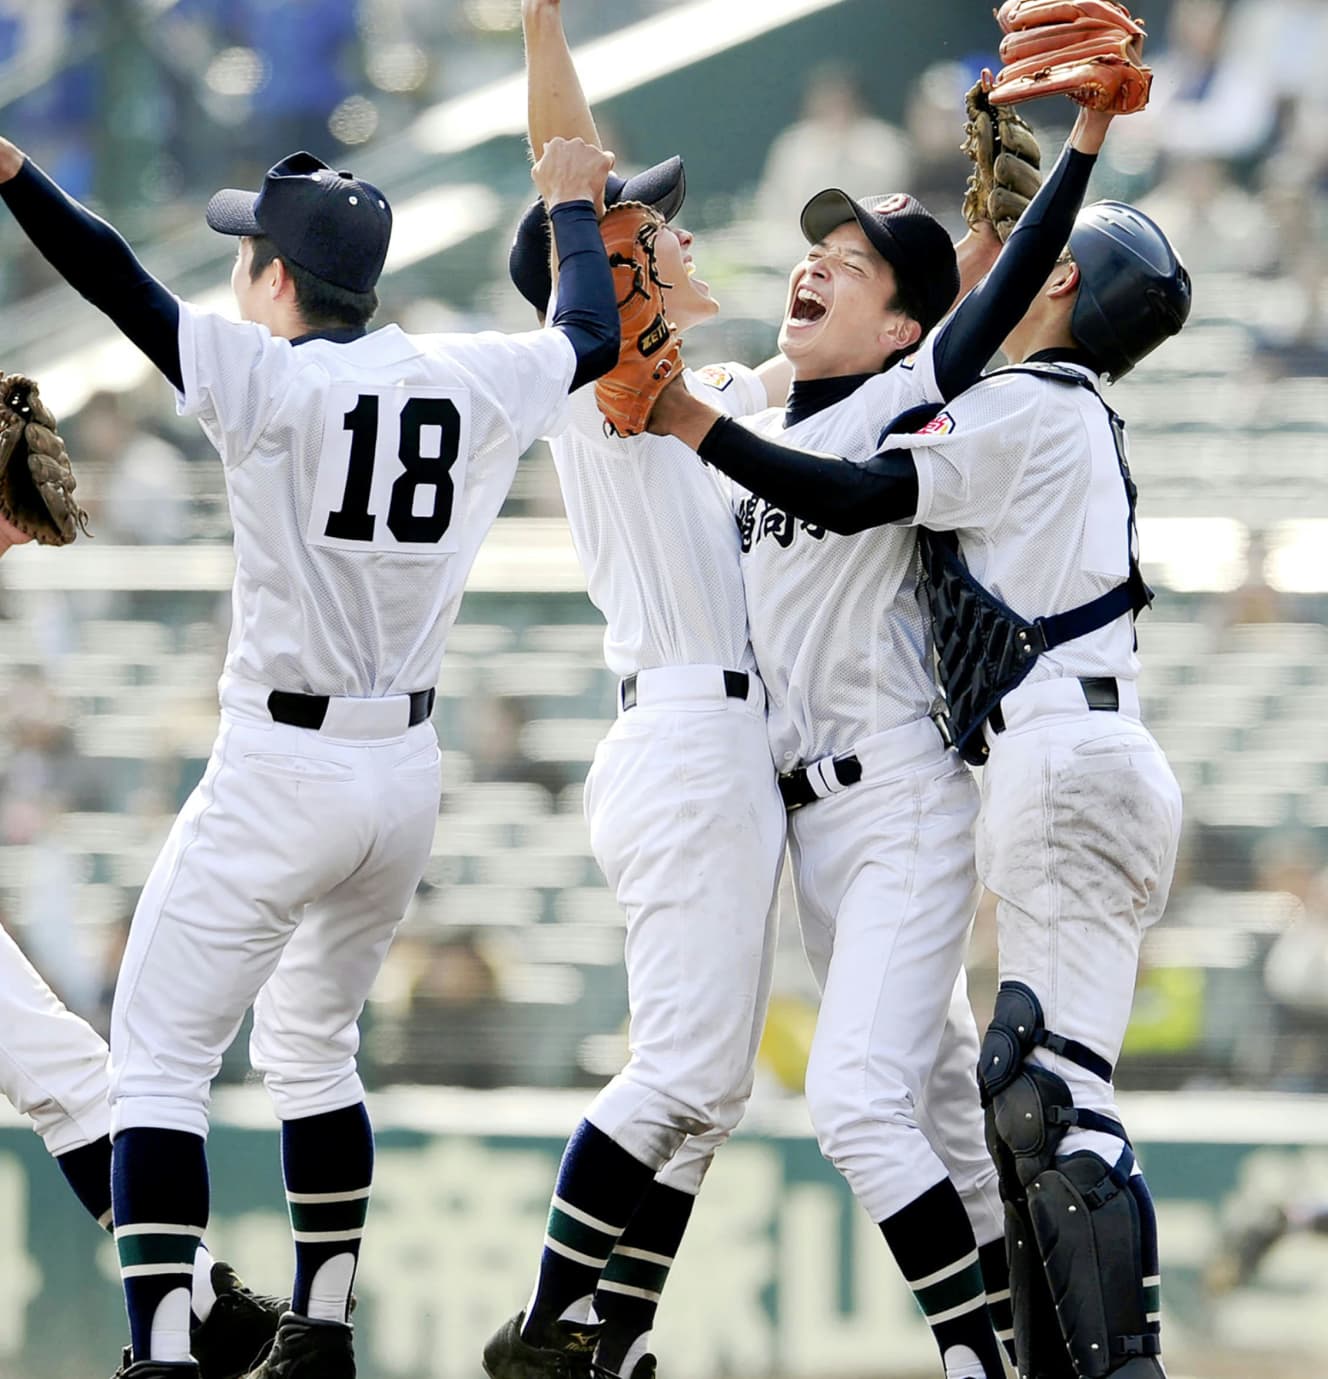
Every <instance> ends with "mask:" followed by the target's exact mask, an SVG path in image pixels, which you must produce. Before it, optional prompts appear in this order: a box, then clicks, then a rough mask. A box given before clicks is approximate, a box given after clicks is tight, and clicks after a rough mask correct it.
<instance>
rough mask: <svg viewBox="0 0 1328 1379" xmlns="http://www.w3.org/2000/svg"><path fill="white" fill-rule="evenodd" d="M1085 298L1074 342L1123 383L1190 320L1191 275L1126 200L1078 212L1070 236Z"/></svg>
mask: <svg viewBox="0 0 1328 1379" xmlns="http://www.w3.org/2000/svg"><path fill="white" fill-rule="evenodd" d="M1070 254H1071V257H1072V258H1073V259H1074V261H1075V263H1077V264H1078V265H1079V295H1078V298H1077V299H1076V301H1075V304H1074V312H1073V314H1072V315H1071V317H1070V331H1071V334H1073V336H1074V338H1075V340H1076V341H1077V342H1078V343H1079V344H1080V345H1081V346H1082V347H1083V348H1084V349H1086V350H1087V351H1088V352H1089V353H1090V354H1091V355H1092V356H1093V358H1094V359H1095V360H1096V361H1097V363H1098V364H1099V365H1101V367H1102V369H1103V371H1104V372H1106V373H1108V374H1110V375H1111V378H1112V380H1113V381H1114V380H1116V379H1119V378H1123V377H1124V376H1125V375H1126V374H1127V373H1129V371H1130V370H1131V369H1132V368H1134V366H1135V365H1136V364H1137V363H1138V362H1139V361H1140V360H1141V359H1142V358H1143V357H1144V356H1145V355H1147V354H1151V353H1152V352H1153V351H1154V350H1155V349H1156V348H1157V347H1158V346H1159V345H1160V344H1161V343H1162V342H1163V341H1164V340H1165V339H1167V337H1168V336H1171V335H1176V334H1177V333H1179V331H1180V328H1181V327H1182V326H1183V325H1184V324H1185V321H1186V319H1187V318H1188V316H1189V314H1190V275H1189V272H1188V271H1187V270H1186V268H1185V265H1184V264H1183V263H1182V262H1181V261H1180V258H1179V256H1178V255H1177V253H1176V251H1175V249H1173V248H1172V247H1171V244H1170V242H1169V241H1168V239H1167V237H1166V235H1164V234H1163V233H1162V231H1161V229H1160V228H1159V227H1158V225H1157V224H1156V223H1155V222H1153V221H1152V220H1150V219H1149V218H1148V217H1147V216H1146V215H1144V213H1143V212H1142V211H1137V210H1135V208H1134V207H1133V206H1127V205H1126V204H1125V203H1124V202H1122V201H1098V202H1095V203H1094V204H1093V205H1091V206H1085V207H1084V209H1083V210H1082V211H1080V212H1079V216H1078V218H1077V219H1076V220H1075V222H1074V229H1073V230H1072V231H1071V232H1070Z"/></svg>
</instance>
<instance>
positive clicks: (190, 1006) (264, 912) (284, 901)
mask: <svg viewBox="0 0 1328 1379" xmlns="http://www.w3.org/2000/svg"><path fill="white" fill-rule="evenodd" d="M266 698H267V691H266V690H265V689H264V688H263V687H261V686H257V685H252V684H250V683H248V682H244V681H237V680H234V679H231V678H229V677H228V678H226V679H223V682H222V699H221V702H222V715H221V731H220V733H219V734H218V736H217V741H216V745H215V746H214V747H213V750H212V757H211V760H210V761H209V762H208V767H207V771H206V773H205V774H204V776H203V780H202V781H201V782H200V784H199V786H198V788H197V789H196V790H195V791H194V792H193V794H192V795H191V796H190V797H189V799H188V801H187V802H186V803H185V806H184V808H183V810H182V811H181V812H180V815H179V817H178V818H177V819H176V821H175V824H174V826H173V827H172V829H171V833H170V836H169V837H168V839H167V841H166V845H165V847H164V848H163V849H162V852H161V855H160V856H159V857H158V858H157V861H156V863H155V865H154V866H153V869H152V873H151V875H150V876H149V878H148V881H147V885H146V886H145V887H144V889H143V893H142V896H141V897H140V899H139V903H138V908H137V910H136V911H135V914H134V922H133V925H132V927H131V929H130V934H129V943H128V946H127V948H126V950H125V956H124V962H123V964H122V966H121V969H120V978H119V981H118V983H117V984H116V991H115V1004H114V1008H113V1011H112V1018H111V1110H112V1125H113V1133H117V1134H118V1133H119V1131H121V1130H124V1129H128V1128H129V1127H131V1126H156V1127H160V1128H162V1129H168V1130H184V1131H188V1132H190V1133H193V1134H197V1135H205V1134H206V1133H207V1107H208V1098H209V1087H210V1084H211V1082H212V1079H213V1077H214V1076H215V1075H216V1072H217V1069H218V1067H219V1066H220V1063H221V1056H222V1053H223V1052H224V1051H225V1050H226V1048H227V1046H228V1045H229V1044H230V1042H231V1041H232V1040H233V1039H234V1038H235V1034H236V1032H237V1030H238V1029H239V1026H240V1022H241V1020H242V1018H243V1016H244V1012H245V1011H246V1009H248V1007H249V1006H250V1005H251V1004H253V1005H254V1032H253V1037H252V1040H251V1042H250V1057H251V1061H252V1062H253V1065H254V1067H255V1069H256V1070H257V1071H259V1072H260V1073H262V1075H263V1078H264V1081H265V1083H266V1085H267V1088H268V1091H269V1093H270V1094H271V1096H272V1100H273V1103H274V1105H275V1107H276V1110H277V1114H278V1115H279V1116H280V1117H281V1118H282V1119H283V1120H289V1119H294V1118H298V1117H304V1116H311V1115H316V1114H319V1113H322V1112H325V1111H335V1110H339V1109H341V1108H342V1107H344V1106H350V1105H354V1103H355V1102H357V1101H359V1100H360V1099H361V1098H362V1097H363V1095H364V1089H363V1087H362V1085H361V1083H360V1079H359V1076H358V1074H357V1073H356V1070H355V1054H356V1051H357V1049H358V1047H359V1031H358V1028H357V1021H358V1019H359V1015H360V1011H361V1009H362V1008H363V1005H364V1001H365V998H366V997H367V996H368V993H369V988H370V986H371V985H372V984H373V981H374V978H375V977H376V976H377V974H378V970H379V968H380V967H381V965H382V962H383V958H384V956H385V955H386V953H387V949H388V945H389V943H390V942H391V939H392V935H393V933H394V931H395V930H396V927H397V925H398V923H399V922H400V920H401V916H402V914H403V912H404V911H405V908H406V905H407V903H408V902H409V900H410V898H411V896H412V895H413V894H414V891H415V887H416V885H417V884H418V882H419V878H420V876H421V875H422V874H423V871H424V866H425V863H426V861H427V860H428V857H429V852H430V848H431V846H432V843H433V837H434V831H435V827H436V823H437V816H438V798H439V762H440V754H439V751H438V739H437V736H436V735H435V733H434V730H433V727H432V725H431V724H430V723H429V722H427V721H426V722H423V723H420V724H417V725H416V726H414V727H409V726H407V720H408V711H409V710H408V705H409V700H408V699H407V698H405V697H404V696H393V697H391V698H385V699H359V700H355V699H333V700H331V701H330V702H329V707H328V712H327V717H326V719H325V721H324V723H323V726H322V728H321V729H320V730H312V729H308V728H297V727H291V726H289V725H287V724H282V723H275V722H273V721H272V718H271V715H270V714H269V713H268V711H267V708H266ZM260 991H261V995H260ZM255 998H257V1001H256V1003H255Z"/></svg>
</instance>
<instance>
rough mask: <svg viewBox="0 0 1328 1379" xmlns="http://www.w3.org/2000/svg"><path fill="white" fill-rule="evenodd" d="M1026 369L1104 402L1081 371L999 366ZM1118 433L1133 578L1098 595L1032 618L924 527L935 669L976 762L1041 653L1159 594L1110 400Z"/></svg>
mask: <svg viewBox="0 0 1328 1379" xmlns="http://www.w3.org/2000/svg"><path fill="white" fill-rule="evenodd" d="M997 372H1000V373H1028V374H1034V375H1036V376H1037V377H1039V378H1044V379H1046V380H1047V381H1048V382H1052V383H1058V384H1068V385H1077V386H1078V387H1082V388H1087V389H1088V390H1089V391H1090V392H1091V393H1092V394H1093V395H1094V397H1097V398H1098V401H1100V402H1101V401H1102V399H1101V397H1100V395H1099V394H1098V392H1097V389H1096V388H1094V387H1093V385H1092V383H1090V382H1089V380H1088V379H1087V378H1086V377H1085V376H1084V375H1083V374H1081V373H1077V372H1075V371H1074V370H1071V369H1058V368H1056V367H1055V366H1054V365H1042V366H1029V367H1020V368H1013V369H1002V370H998V371H997ZM1102 406H1103V407H1104V408H1106V411H1107V415H1108V416H1109V417H1110V419H1111V426H1112V433H1113V435H1114V436H1115V438H1116V458H1117V460H1118V462H1119V464H1120V472H1121V480H1122V482H1123V483H1124V485H1125V493H1126V497H1127V499H1128V502H1129V529H1128V532H1127V537H1128V540H1129V551H1130V574H1129V578H1128V579H1127V580H1126V581H1125V582H1124V583H1123V584H1119V585H1117V586H1116V587H1115V588H1114V589H1109V590H1108V591H1107V592H1106V593H1105V594H1103V595H1101V596H1100V597H1099V598H1095V599H1093V600H1091V601H1090V602H1089V603H1085V604H1081V605H1080V606H1079V607H1078V608H1072V609H1070V610H1069V611H1068V612H1065V613H1057V614H1054V615H1053V616H1051V617H1043V618H1035V619H1033V620H1031V621H1030V620H1029V619H1027V618H1024V617H1022V616H1020V614H1018V613H1016V612H1015V611H1014V609H1012V608H1010V607H1008V606H1007V605H1006V604H1004V603H1002V602H1001V600H1000V599H998V598H997V597H996V595H995V594H993V593H992V592H991V591H990V590H989V589H987V588H985V587H984V586H983V585H982V584H980V583H979V582H978V581H977V580H976V579H975V578H974V577H973V575H972V574H971V573H970V571H969V568H968V566H967V565H966V564H965V563H964V558H963V556H962V554H961V553H960V550H959V539H958V537H957V536H955V534H954V533H953V532H936V531H930V530H928V529H927V528H926V527H920V528H919V529H918V552H919V555H920V557H921V562H922V575H921V579H920V580H919V588H920V590H921V591H922V594H923V597H924V600H925V602H926V605H927V610H928V613H929V614H930V617H931V628H932V641H933V643H934V646H935V655H936V670H937V676H938V678H939V680H940V683H941V689H942V691H943V693H944V695H945V700H946V705H947V712H948V717H949V720H950V731H951V733H952V735H953V737H954V745H955V747H956V749H957V750H958V752H959V754H960V756H962V757H963V758H964V760H965V761H967V762H968V763H969V764H970V765H972V766H981V765H982V763H983V762H984V761H986V759H987V755H988V749H987V744H986V742H985V740H984V739H983V736H982V725H983V724H984V723H985V722H986V721H987V715H988V714H990V713H991V711H992V710H993V709H994V708H995V707H996V705H997V704H998V703H1000V701H1001V699H1002V698H1004V696H1005V695H1007V694H1009V693H1010V691H1011V690H1012V689H1014V688H1015V687H1016V686H1017V685H1019V684H1020V683H1021V682H1022V681H1023V680H1024V678H1025V677H1026V676H1027V675H1028V673H1029V671H1031V670H1032V669H1033V666H1034V665H1035V664H1036V662H1037V658H1038V657H1039V656H1040V655H1041V654H1042V653H1043V652H1044V651H1048V650H1050V649H1051V648H1052V647H1055V646H1060V645H1061V643H1062V642H1068V641H1072V640H1073V639H1074V638H1076V637H1082V636H1085V635H1086V634H1087V633H1089V632H1095V631H1096V630H1097V629H1098V628H1099V627H1105V626H1107V624H1108V623H1111V622H1114V621H1115V620H1116V619H1117V618H1119V617H1120V616H1122V614H1124V613H1131V614H1133V615H1134V616H1136V617H1137V616H1138V615H1139V613H1140V612H1141V611H1142V610H1143V609H1144V608H1146V607H1148V605H1149V604H1150V603H1151V602H1152V601H1153V592H1152V590H1151V589H1149V587H1148V585H1147V584H1145V583H1144V580H1143V576H1142V575H1141V573H1140V571H1139V563H1138V559H1137V556H1136V549H1137V545H1138V543H1137V542H1136V540H1135V521H1134V511H1135V499H1136V495H1137V491H1136V489H1135V486H1134V481H1133V480H1132V479H1131V478H1130V470H1129V465H1128V463H1127V461H1126V458H1125V443H1124V436H1125V423H1124V422H1123V421H1122V420H1121V419H1120V418H1119V417H1118V416H1117V415H1116V413H1115V412H1113V411H1112V410H1111V408H1110V407H1107V404H1106V403H1105V402H1102Z"/></svg>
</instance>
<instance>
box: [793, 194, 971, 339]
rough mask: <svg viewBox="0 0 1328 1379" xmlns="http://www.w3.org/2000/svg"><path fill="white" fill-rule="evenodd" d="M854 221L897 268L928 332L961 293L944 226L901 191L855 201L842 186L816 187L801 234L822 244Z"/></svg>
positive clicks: (804, 214) (804, 212) (898, 277)
mask: <svg viewBox="0 0 1328 1379" xmlns="http://www.w3.org/2000/svg"><path fill="white" fill-rule="evenodd" d="M850 220H856V221H857V223H858V224H859V225H860V226H861V227H862V232H863V234H865V235H866V236H867V238H868V239H869V240H870V241H871V244H872V247H873V248H874V249H875V250H876V252H877V253H878V254H880V256H881V257H882V258H883V259H884V260H885V261H886V263H888V264H889V265H890V267H891V268H893V269H894V270H895V281H896V282H897V283H898V284H899V285H900V286H901V287H902V288H903V289H904V291H905V292H906V293H907V294H908V295H909V296H910V297H911V298H912V299H913V300H914V302H915V304H916V306H917V309H918V311H919V313H920V315H919V316H918V324H919V325H920V326H921V327H922V332H923V334H924V335H925V334H926V333H927V331H929V330H930V329H931V328H932V327H933V326H934V325H935V324H936V323H937V322H938V321H939V320H940V319H941V318H942V317H943V316H944V315H945V313H946V312H947V311H949V310H950V308H951V306H953V305H954V299H955V298H956V297H957V296H958V295H959V264H958V263H957V261H956V260H955V251H954V245H953V244H951V242H950V236H949V235H948V234H947V233H946V230H945V227H944V226H943V225H942V224H941V222H940V221H939V220H937V219H936V217H935V216H934V215H932V213H931V212H930V211H929V210H928V209H927V208H926V207H925V206H924V205H923V204H922V203H921V202H920V201H916V200H914V198H913V197H911V196H907V195H905V193H903V192H892V193H891V194H890V195H888V196H868V197H863V198H862V199H861V200H858V201H855V200H854V199H853V198H852V197H851V196H849V194H848V193H847V192H842V191H840V190H839V189H838V188H831V189H829V190H827V191H823V192H818V193H817V194H816V195H815V196H814V197H812V199H811V200H810V201H809V202H808V203H807V204H806V205H805V206H804V207H803V208H802V233H803V234H804V235H805V236H806V237H807V242H808V243H809V244H819V243H820V242H821V241H822V240H823V239H824V238H825V237H826V236H827V235H828V234H829V233H830V232H831V231H832V230H835V229H837V228H838V227H839V226H841V225H847V224H848V222H849V221H850Z"/></svg>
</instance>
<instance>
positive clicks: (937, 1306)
mask: <svg viewBox="0 0 1328 1379" xmlns="http://www.w3.org/2000/svg"><path fill="white" fill-rule="evenodd" d="M985 1294H986V1289H985V1288H984V1287H983V1284H982V1268H981V1266H980V1265H979V1264H978V1262H977V1260H974V1261H973V1263H972V1264H970V1265H969V1266H968V1268H966V1269H961V1270H960V1271H959V1272H958V1273H957V1274H951V1275H950V1277H949V1278H943V1279H942V1280H941V1281H940V1282H939V1283H933V1284H932V1285H931V1286H930V1287H927V1288H915V1289H914V1290H913V1296H914V1297H915V1298H917V1300H918V1306H919V1307H921V1308H922V1311H923V1313H924V1314H925V1315H926V1316H928V1317H934V1316H936V1315H937V1314H938V1313H940V1312H948V1311H949V1310H950V1309H951V1308H952V1307H960V1306H962V1305H963V1304H964V1303H966V1302H972V1301H973V1299H974V1298H981V1297H984V1296H985Z"/></svg>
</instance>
